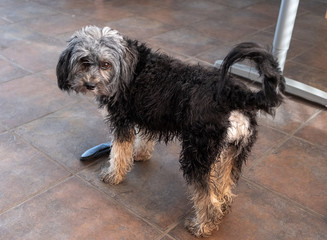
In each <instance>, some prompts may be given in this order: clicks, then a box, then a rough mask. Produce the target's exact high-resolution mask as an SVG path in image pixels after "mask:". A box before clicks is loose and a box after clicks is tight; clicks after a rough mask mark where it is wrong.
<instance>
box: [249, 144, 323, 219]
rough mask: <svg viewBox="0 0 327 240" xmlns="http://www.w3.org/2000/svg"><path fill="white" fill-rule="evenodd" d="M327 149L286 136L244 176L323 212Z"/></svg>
mask: <svg viewBox="0 0 327 240" xmlns="http://www.w3.org/2000/svg"><path fill="white" fill-rule="evenodd" d="M326 156H327V151H326V150H322V149H319V148H317V147H315V146H313V145H310V144H309V143H306V142H303V141H300V140H298V139H294V138H292V139H290V140H289V141H287V142H286V143H284V144H283V146H281V147H280V148H279V149H277V150H275V151H274V152H273V153H272V154H270V155H269V156H268V157H266V158H265V159H264V160H263V161H262V162H261V163H260V164H258V165H256V166H255V167H254V168H253V169H250V170H249V171H248V173H247V174H246V175H245V176H248V177H249V178H250V179H252V180H254V181H256V182H259V183H260V184H263V185H265V186H267V187H269V188H271V189H273V190H274V191H276V192H279V193H281V194H284V195H286V196H287V197H289V198H291V199H293V200H295V201H297V202H299V203H301V204H303V205H305V206H307V207H309V208H311V209H313V210H314V211H316V212H318V213H320V214H322V215H326V214H327V208H326V201H327V196H326V191H327V184H326V183H327V175H326V172H327V166H326Z"/></svg>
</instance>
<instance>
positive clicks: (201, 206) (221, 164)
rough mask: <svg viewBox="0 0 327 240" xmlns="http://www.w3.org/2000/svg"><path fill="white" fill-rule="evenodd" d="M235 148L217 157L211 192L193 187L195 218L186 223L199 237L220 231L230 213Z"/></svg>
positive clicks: (211, 178)
mask: <svg viewBox="0 0 327 240" xmlns="http://www.w3.org/2000/svg"><path fill="white" fill-rule="evenodd" d="M235 150H236V149H235V148H234V147H229V148H227V149H225V150H223V152H222V153H221V155H220V156H219V157H217V159H216V162H215V163H214V165H213V166H212V168H211V171H210V177H209V182H208V185H209V191H208V192H206V191H205V190H204V189H201V188H200V187H195V186H191V188H190V189H191V193H192V200H193V203H194V210H195V217H194V218H192V219H189V220H187V221H186V227H187V229H188V230H189V231H190V232H191V233H192V234H194V235H195V236H197V237H200V236H202V237H203V236H209V235H210V234H211V232H212V231H213V230H215V229H218V228H219V227H218V224H219V223H220V221H221V219H222V218H223V217H224V216H225V215H226V214H227V213H228V211H229V208H230V204H231V202H232V198H233V196H234V194H233V193H232V189H233V187H234V185H235V183H234V182H233V180H232V177H231V172H232V169H233V159H234V158H235V156H237V152H236V151H235ZM235 154H236V155H235Z"/></svg>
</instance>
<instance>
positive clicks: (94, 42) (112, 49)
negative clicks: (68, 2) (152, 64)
mask: <svg viewBox="0 0 327 240" xmlns="http://www.w3.org/2000/svg"><path fill="white" fill-rule="evenodd" d="M136 61H137V55H136V52H135V51H133V49H131V48H130V47H129V46H128V43H127V41H126V40H125V39H124V37H123V36H122V35H121V34H119V33H118V32H117V31H116V30H113V29H111V28H109V27H105V28H98V27H95V26H87V27H84V28H83V29H82V30H80V31H77V32H76V33H75V34H74V35H73V36H72V38H71V39H70V41H69V43H68V46H67V48H66V49H65V50H64V51H63V52H62V54H61V55H60V58H59V61H58V64H57V79H58V86H59V88H60V89H61V90H65V91H68V92H69V91H75V92H77V93H83V94H86V93H88V92H91V93H93V94H94V95H96V96H102V95H105V96H111V95H113V94H114V93H115V92H116V91H117V90H118V89H119V88H124V87H125V86H126V85H128V84H129V82H130V80H131V78H132V77H133V71H134V69H135V65H136Z"/></svg>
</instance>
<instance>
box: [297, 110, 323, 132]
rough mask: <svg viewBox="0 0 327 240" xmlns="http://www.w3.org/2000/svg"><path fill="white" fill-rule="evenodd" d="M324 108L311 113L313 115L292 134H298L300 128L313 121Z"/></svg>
mask: <svg viewBox="0 0 327 240" xmlns="http://www.w3.org/2000/svg"><path fill="white" fill-rule="evenodd" d="M322 111H323V110H322V109H320V110H318V111H317V112H315V113H314V114H312V115H311V117H309V118H308V119H307V120H306V121H304V122H303V123H302V124H301V125H300V126H299V127H298V128H297V129H295V130H294V131H293V132H292V133H291V135H292V136H294V135H295V134H297V133H298V132H299V131H300V130H302V129H303V128H304V127H305V126H306V125H307V124H308V123H309V122H311V121H312V120H313V119H315V118H316V117H317V116H318V115H319V114H320V113H321V112H322Z"/></svg>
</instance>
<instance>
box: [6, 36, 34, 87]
mask: <svg viewBox="0 0 327 240" xmlns="http://www.w3.org/2000/svg"><path fill="white" fill-rule="evenodd" d="M21 40H23V41H26V40H24V39H21ZM0 58H2V59H3V60H5V61H7V62H8V63H10V64H12V65H14V66H15V67H18V68H20V69H22V70H24V71H25V72H27V74H26V75H24V76H29V75H32V74H33V73H34V72H33V71H32V70H29V69H27V68H24V67H23V66H22V65H20V64H18V63H16V62H15V61H13V60H12V59H10V58H8V57H6V56H4V55H2V54H0ZM24 76H22V77H24ZM22 77H17V78H14V79H18V78H22ZM14 79H11V80H14ZM11 80H9V81H11Z"/></svg>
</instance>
